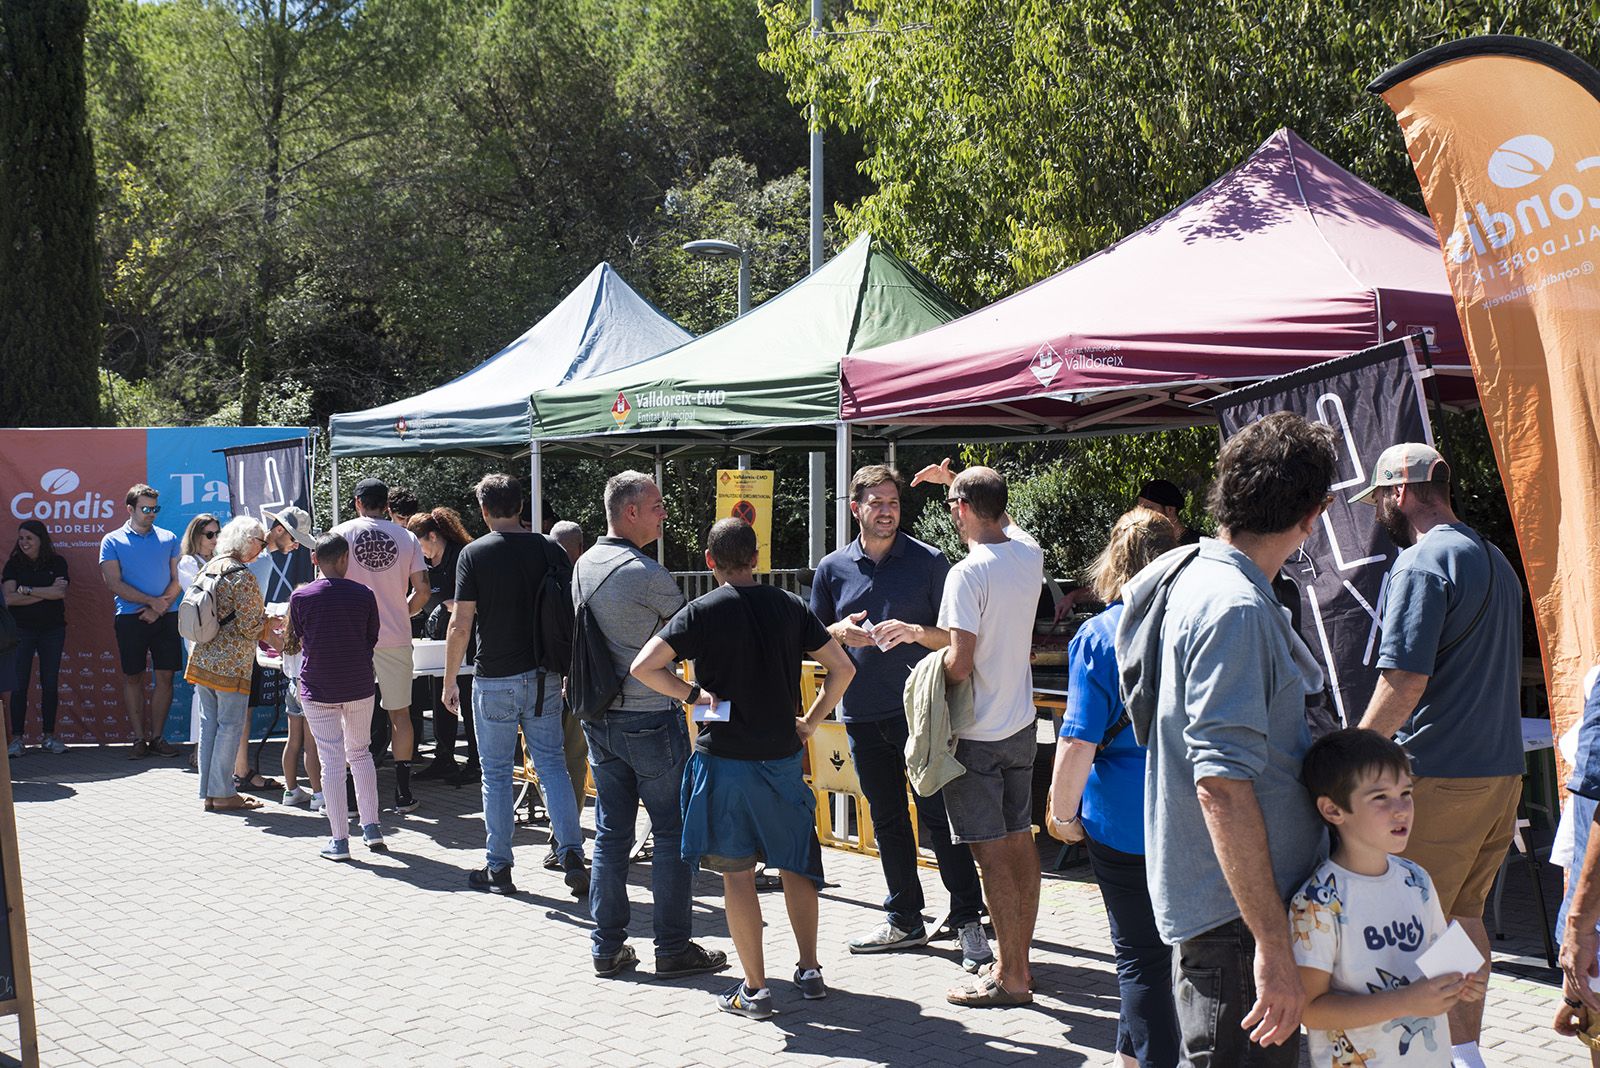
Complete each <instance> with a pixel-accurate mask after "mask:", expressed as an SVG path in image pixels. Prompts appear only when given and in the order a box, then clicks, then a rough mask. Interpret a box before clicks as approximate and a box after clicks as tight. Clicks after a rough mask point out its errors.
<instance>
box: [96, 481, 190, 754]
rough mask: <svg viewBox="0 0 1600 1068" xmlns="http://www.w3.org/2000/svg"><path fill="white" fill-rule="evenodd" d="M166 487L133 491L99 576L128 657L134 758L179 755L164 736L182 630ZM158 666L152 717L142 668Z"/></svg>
mask: <svg viewBox="0 0 1600 1068" xmlns="http://www.w3.org/2000/svg"><path fill="white" fill-rule="evenodd" d="M160 496H161V495H160V494H159V493H158V492H157V491H156V490H154V489H152V488H151V487H149V486H146V485H144V484H143V483H140V484H139V485H137V486H133V487H132V488H130V489H129V490H128V498H127V501H128V521H127V522H126V523H124V524H122V526H120V527H118V528H117V529H116V530H113V531H112V532H111V533H109V534H107V535H106V536H105V537H103V538H101V539H100V575H101V577H102V578H104V579H105V583H106V588H107V589H109V590H110V591H111V592H112V594H114V595H115V597H116V600H117V622H116V628H117V652H118V654H119V655H120V656H121V659H122V701H123V704H124V705H125V706H126V707H127V709H128V721H129V722H130V723H131V724H132V725H133V733H134V743H133V748H132V749H131V750H130V751H129V753H128V759H129V760H138V759H140V758H141V757H146V756H149V755H150V754H152V753H155V754H158V755H160V756H176V755H177V753H178V749H177V747H176V746H174V745H172V744H170V743H169V742H167V740H166V739H164V738H162V737H161V730H162V728H163V727H165V726H166V723H167V710H168V709H169V708H171V707H172V673H173V672H174V671H176V670H178V668H180V667H182V666H183V642H182V640H181V639H180V638H179V637H178V601H179V599H180V598H181V597H182V596H183V584H182V583H180V582H179V581H178V555H179V554H178V538H177V536H176V535H174V534H173V533H172V531H170V530H166V529H164V528H162V527H158V526H156V515H157V514H158V513H159V512H160V511H161V505H160V503H159V500H160ZM147 660H148V662H149V664H150V666H151V667H153V668H154V669H155V673H156V679H155V683H156V684H155V692H154V693H153V694H151V696H150V716H149V719H148V720H146V718H145V716H144V669H145V663H146V661H147Z"/></svg>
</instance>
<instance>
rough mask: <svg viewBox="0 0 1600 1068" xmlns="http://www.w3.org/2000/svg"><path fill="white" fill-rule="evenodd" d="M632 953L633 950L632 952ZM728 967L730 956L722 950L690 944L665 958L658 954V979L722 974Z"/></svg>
mask: <svg viewBox="0 0 1600 1068" xmlns="http://www.w3.org/2000/svg"><path fill="white" fill-rule="evenodd" d="M630 952H631V950H630ZM727 966H728V955H727V954H726V953H724V952H722V950H720V949H706V948H704V947H702V946H698V945H696V944H695V943H693V942H690V943H689V944H688V945H687V946H684V947H683V949H682V950H680V951H679V952H677V953H674V954H672V956H670V957H663V956H662V955H661V954H659V953H657V954H656V978H657V979H678V978H680V977H682V976H685V975H702V974H704V973H706V972H720V971H721V970H722V969H724V968H726V967H727Z"/></svg>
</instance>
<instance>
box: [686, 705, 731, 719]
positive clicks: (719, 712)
mask: <svg viewBox="0 0 1600 1068" xmlns="http://www.w3.org/2000/svg"><path fill="white" fill-rule="evenodd" d="M732 718H733V702H732V701H718V702H717V703H716V704H714V705H695V706H694V721H695V722H696V723H726V722H728V720H730V719H732Z"/></svg>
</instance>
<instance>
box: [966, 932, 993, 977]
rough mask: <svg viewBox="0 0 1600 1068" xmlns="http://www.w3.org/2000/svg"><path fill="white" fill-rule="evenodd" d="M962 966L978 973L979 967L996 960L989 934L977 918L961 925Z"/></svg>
mask: <svg viewBox="0 0 1600 1068" xmlns="http://www.w3.org/2000/svg"><path fill="white" fill-rule="evenodd" d="M960 935H961V967H963V968H965V969H966V970H967V971H969V972H972V973H973V974H977V971H978V969H979V968H981V967H983V966H984V965H985V964H988V963H989V962H990V961H992V960H994V950H992V949H990V948H989V936H988V935H986V934H984V932H983V924H981V923H979V922H978V921H977V920H973V921H972V922H971V923H964V924H962V925H961V931H960Z"/></svg>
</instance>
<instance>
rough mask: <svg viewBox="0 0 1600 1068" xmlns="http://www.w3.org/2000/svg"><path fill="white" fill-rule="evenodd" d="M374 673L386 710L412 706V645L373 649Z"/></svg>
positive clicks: (379, 695) (379, 697)
mask: <svg viewBox="0 0 1600 1068" xmlns="http://www.w3.org/2000/svg"><path fill="white" fill-rule="evenodd" d="M372 674H373V676H374V677H375V678H376V679H377V680H378V703H379V704H381V705H382V706H383V710H384V711H385V712H393V711H395V710H396V709H401V708H410V707H411V646H409V645H396V646H394V647H392V648H380V649H374V650H372Z"/></svg>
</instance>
